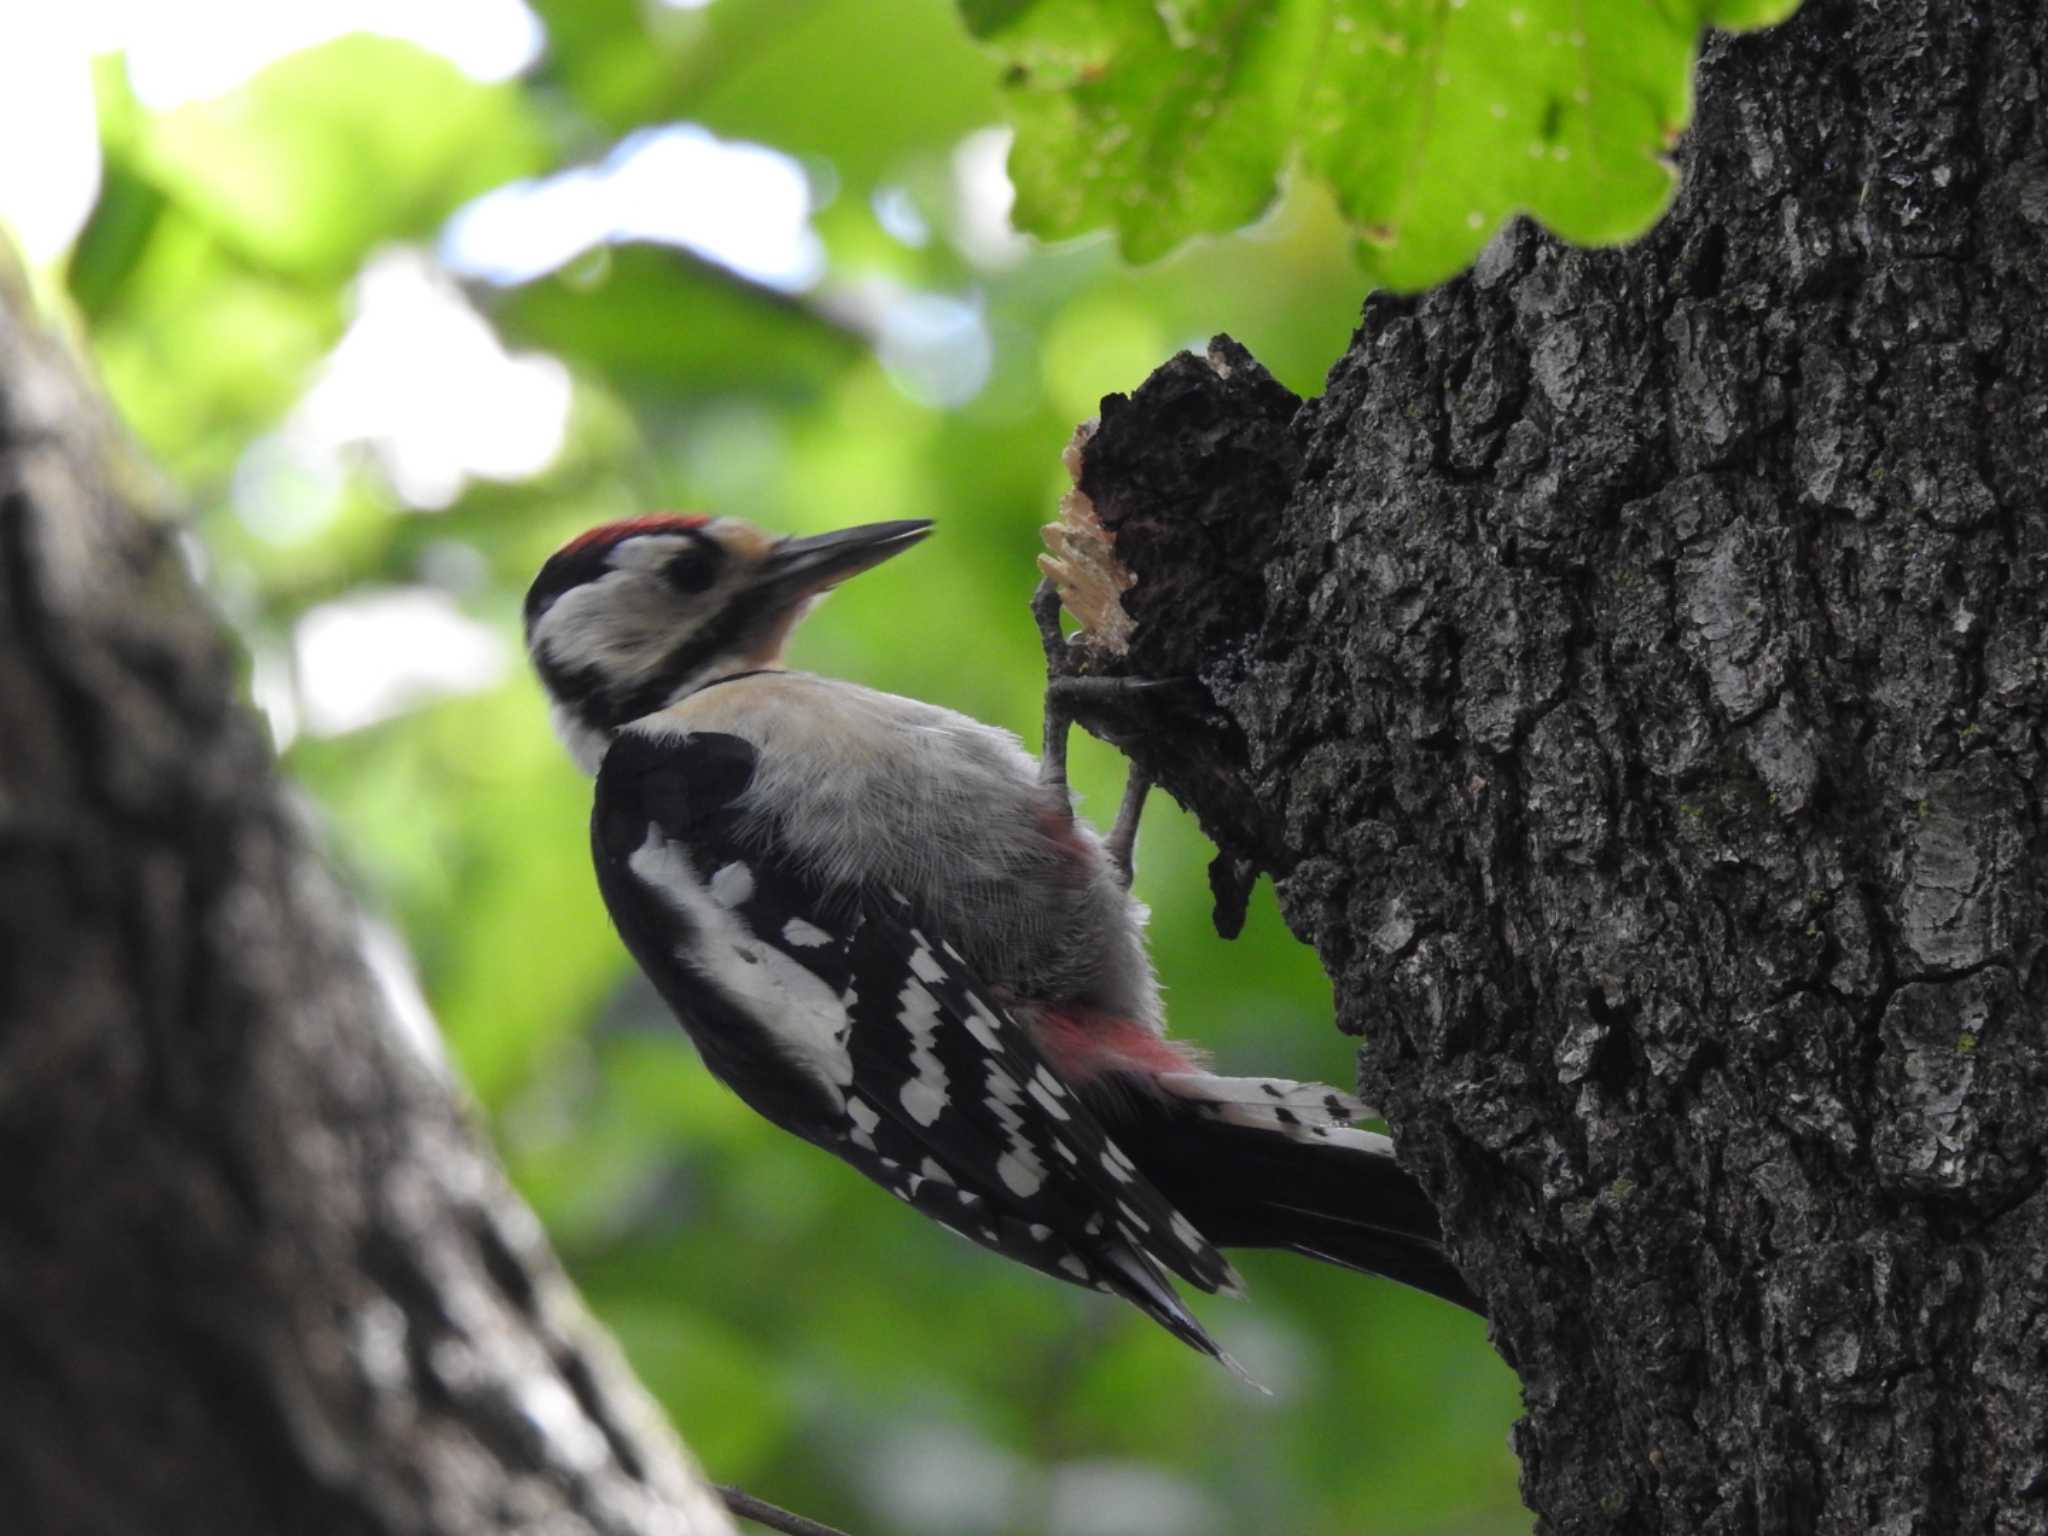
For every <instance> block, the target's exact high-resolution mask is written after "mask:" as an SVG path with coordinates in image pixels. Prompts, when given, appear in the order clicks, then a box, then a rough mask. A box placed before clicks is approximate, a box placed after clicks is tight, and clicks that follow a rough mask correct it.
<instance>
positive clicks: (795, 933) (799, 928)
mask: <svg viewBox="0 0 2048 1536" xmlns="http://www.w3.org/2000/svg"><path fill="white" fill-rule="evenodd" d="M782 942H783V943H785V944H788V945H791V946H792V947H794V948H797V949H816V948H817V947H818V946H819V945H820V944H830V943H831V942H832V935H831V934H829V933H827V932H826V931H825V930H824V929H822V928H820V927H819V926H818V925H817V924H816V923H807V922H805V921H804V920H803V919H802V918H800V917H792V918H791V919H790V920H789V921H788V922H786V923H784V924H783V925H782ZM851 1000H852V996H851V994H848V1001H851Z"/></svg>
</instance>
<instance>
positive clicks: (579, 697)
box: [525, 524, 777, 731]
mask: <svg viewBox="0 0 2048 1536" xmlns="http://www.w3.org/2000/svg"><path fill="white" fill-rule="evenodd" d="M652 537H661V538H668V539H679V540H682V541H683V545H682V547H681V548H680V549H678V550H677V552H676V553H675V554H674V555H672V556H671V557H670V558H669V560H668V561H667V563H666V564H665V565H663V566H662V567H660V568H659V569H658V570H657V569H655V568H652V567H649V568H645V569H643V570H642V571H641V572H640V574H641V575H643V576H644V577H645V578H646V579H647V580H649V581H660V582H665V583H666V584H667V585H668V586H669V587H671V588H672V589H673V590H674V592H675V594H676V599H677V602H678V605H679V607H678V612H679V613H680V612H683V611H686V605H687V604H688V603H689V601H690V599H691V598H692V597H695V596H698V595H700V594H702V593H705V592H708V591H709V590H710V589H711V588H712V587H713V586H715V585H716V584H717V581H718V578H719V576H720V575H721V574H722V573H723V572H724V571H725V569H726V568H727V566H728V564H729V562H730V561H731V559H732V556H731V554H730V553H729V552H728V551H727V550H726V548H725V547H724V546H723V545H722V544H720V543H719V541H718V540H717V539H716V538H715V537H714V536H712V535H711V534H709V533H707V532H705V531H704V530H703V529H701V528H698V527H696V526H694V525H685V524H676V525H664V526H661V527H651V528H643V527H637V526H627V527H622V528H621V529H620V531H619V533H618V536H617V537H615V538H610V539H605V538H593V539H590V540H589V542H582V541H578V542H576V543H573V544H570V545H568V546H567V547H565V548H563V549H560V550H558V551H556V552H555V554H554V555H553V556H551V557H550V558H549V560H548V562H547V563H546V564H545V565H543V566H542V567H541V569H540V573H539V574H538V575H537V576H535V577H534V579H533V584H532V586H530V587H528V588H527V591H526V605H525V625H526V636H527V642H528V647H527V648H528V651H529V653H530V654H531V655H532V656H533V664H534V668H535V670H536V671H538V672H539V673H540V676H541V680H542V682H544V683H545V684H546V685H547V689H548V692H549V693H550V694H551V695H552V696H553V697H554V698H556V699H558V700H560V701H561V702H562V703H563V704H565V705H566V706H567V707H569V708H570V709H571V710H573V711H574V712H575V713H576V715H577V716H578V718H579V719H581V720H582V721H583V723H584V724H586V725H588V726H589V727H591V728H592V729H594V730H599V731H614V730H617V729H618V728H619V727H620V726H622V725H625V724H626V723H627V722H628V721H632V720H638V719H640V718H641V717H642V716H643V715H649V714H652V713H654V711H656V710H658V709H660V708H662V707H663V706H664V705H666V704H668V703H670V702H671V701H672V700H674V699H675V697H676V696H677V694H678V692H679V691H680V690H681V688H682V686H683V684H685V683H686V682H688V681H689V679H690V678H692V677H694V676H696V675H697V674H698V673H700V672H702V671H704V670H705V669H706V668H708V667H710V666H711V665H712V664H713V663H715V662H717V661H719V660H721V659H722V658H724V657H725V656H727V655H729V654H732V653H735V652H737V651H739V650H740V649H742V648H743V647H745V646H747V645H749V644H751V643H753V642H754V641H755V640H757V639H758V638H759V637H760V636H761V635H763V634H765V633H766V632H767V629H768V627H769V625H770V624H771V623H772V622H773V621H774V619H775V617H776V616H777V610H776V609H775V608H774V606H773V605H772V604H771V603H767V602H764V601H762V600H760V599H758V598H756V599H752V600H750V599H749V598H748V597H747V596H746V595H745V594H738V595H735V596H732V597H729V598H728V599H727V600H726V602H725V605H724V606H723V607H722V608H719V609H717V610H716V611H714V613H713V614H712V616H711V617H710V618H709V620H707V621H706V622H703V623H700V624H698V625H697V627H696V628H695V629H693V630H692V631H691V632H690V633H689V634H688V635H686V636H685V637H684V638H683V639H682V640H681V641H679V642H678V643H677V645H676V646H675V648H674V649H673V650H672V651H670V652H669V654H668V655H667V656H665V657H664V658H663V659H662V660H661V662H660V663H659V664H658V665H657V666H656V667H655V668H654V670H653V671H652V672H650V673H649V674H648V676H647V678H646V680H645V681H643V682H641V683H639V684H637V685H634V686H631V687H621V686H619V685H618V684H617V682H616V680H614V679H612V678H610V677H607V676H606V675H605V674H604V673H603V672H602V671H601V670H599V669H598V668H596V667H573V666H569V665H566V664H564V663H563V662H562V661H561V660H560V659H559V658H557V657H555V656H554V655H552V654H550V653H549V652H548V651H547V649H546V648H545V647H538V648H537V647H535V646H534V645H533V644H532V641H533V635H534V631H535V629H536V628H537V626H538V625H539V624H540V621H541V619H542V618H543V617H544V616H545V615H546V614H547V612H548V610H549V609H550V608H552V607H554V605H555V603H556V602H557V601H558V600H559V599H560V598H561V597H563V596H564V595H565V594H566V593H569V592H572V591H574V590H575V589H576V588H578V587H580V586H584V585H586V584H588V583H590V582H594V581H598V580H601V579H602V578H604V577H606V576H608V575H610V574H612V573H613V572H614V571H618V570H621V569H624V568H625V567H622V566H620V565H617V564H615V563H614V556H615V555H616V554H617V552H618V549H619V547H620V546H621V545H622V544H625V543H627V542H629V541H631V540H633V539H636V538H652Z"/></svg>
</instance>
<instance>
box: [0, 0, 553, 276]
mask: <svg viewBox="0 0 2048 1536" xmlns="http://www.w3.org/2000/svg"><path fill="white" fill-rule="evenodd" d="M349 32H376V33H381V34H384V35H385V36H389V37H399V38H404V39H406V40H408V41H410V42H414V43H417V44H419V45H420V46H421V47H423V48H427V49H429V50H431V51H432V52H435V53H438V54H440V55H441V56H442V57H444V58H446V59H448V60H449V61H450V62H452V63H453V64H454V65H455V66H456V67H457V68H458V69H461V70H462V71H463V72H464V73H465V74H468V75H470V76H472V77H473V78H475V79H479V80H502V79H506V78H509V77H510V76H512V75H516V74H518V73H519V72H520V71H522V70H524V69H526V68H528V67H529V66H530V65H531V64H532V63H533V62H534V61H535V60H536V59H537V58H539V57H540V51H541V46H542V44H543V43H544V41H545V34H544V33H543V31H542V29H541V25H540V22H539V20H538V19H537V18H536V17H535V16H534V14H533V12H532V11H531V10H529V9H528V8H527V7H526V4H525V0H433V3H431V4H425V5H422V4H420V3H418V0H290V3H289V4H282V5H280V4H278V3H277V0H181V3H179V4H177V5H166V4H164V3H163V0H73V3H71V4H68V5H61V6H55V5H52V6H30V5H19V6H12V7H6V8H0V144H9V145H14V146H17V147H18V146H22V145H30V144H32V145H34V146H35V152H34V153H33V154H20V153H15V154H5V155H0V223H4V224H5V225H7V227H8V228H9V229H10V230H12V231H13V233H14V235H15V238H16V239H17V240H18V241H19V242H20V244H21V247H22V249H23V251H24V253H25V254H26V255H27V257H28V259H29V261H30V262H31V263H32V264H36V265H40V264H42V263H45V262H48V261H51V260H54V259H55V258H56V257H57V256H58V255H60V254H61V253H62V252H63V251H64V249H65V247H67V246H68V245H70V243H71V241H72V240H73V239H74V238H76V236H77V234H78V231H79V230H80V228H82V227H83V226H84V223H85V219H86V216H87V214H88V213H89V212H90V211H91V209H92V204H93V199H94V198H95V197H97V196H98V195H99V178H100V156H99V133H98V127H97V124H96V121H95V117H94V110H93V99H92V73H91V62H92V59H93V57H94V55H96V54H101V53H113V52H121V51H125V52H126V53H127V55H128V72H129V79H130V83H131V84H132V85H133V86H134V88H135V92H136V94H137V95H138V96H139V97H140V98H141V99H142V101H143V102H144V103H145V104H146V105H148V106H151V107H155V108H158V109H163V108H168V107H174V106H177V105H179V104H180V103H182V102H186V101H194V100H199V99H202V98H206V97H211V96H218V95H221V94H222V93H223V92H226V91H229V90H232V89H233V88H234V87H235V86H237V85H239V84H241V83H242V82H243V81H244V80H246V79H247V78H248V77H249V76H250V75H253V74H254V73H256V71H258V70H259V69H261V68H263V66H264V65H266V64H270V63H274V62H275V61H276V60H278V59H280V58H282V57H283V56H284V55H286V54H288V53H293V52H296V51H297V50H299V49H301V48H308V47H311V46H313V45H315V44H318V43H323V42H327V41H330V40H332V39H334V38H337V37H341V36H343V35H345V34H347V33H349Z"/></svg>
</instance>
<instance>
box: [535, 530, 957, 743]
mask: <svg viewBox="0 0 2048 1536" xmlns="http://www.w3.org/2000/svg"><path fill="white" fill-rule="evenodd" d="M930 529H931V524H930V523H929V522H926V521H924V520H922V519H914V520H909V521H904V522H894V523H868V524H865V525H863V526H862V527H859V528H847V529H843V530H841V531H840V532H838V533H823V534H818V535H816V536H814V537H810V538H784V539H778V538H776V537H774V536H773V535H771V534H766V533H763V532H761V530H759V529H758V528H753V527H750V526H749V525H747V524H746V523H742V522H739V521H738V520H736V519H734V518H724V517H722V518H717V519H715V520H714V519H710V518H703V517H680V516H659V517H638V518H631V519H628V520H627V521H625V522H617V523H605V524H603V525H602V526H600V527H596V528H592V529H591V530H589V531H588V532H587V533H583V534H579V535H578V536H577V537H576V538H573V539H571V540H570V541H569V542H568V543H567V544H564V545H563V546H562V547H561V548H560V549H558V550H556V551H555V553H554V554H553V555H552V556H550V557H549V559H548V562H547V564H546V565H544V566H542V567H541V568H540V574H539V575H538V576H536V577H535V578H534V580H533V585H532V586H531V587H530V588H528V589H527V593H526V648H527V652H528V654H530V655H531V656H532V657H533V664H534V667H535V669H536V670H537V671H538V672H539V673H540V676H541V681H542V682H543V683H545V684H546V685H547V690H548V694H549V697H550V699H551V700H552V701H553V705H554V718H555V728H556V730H557V731H558V732H559V733H560V735H561V737H562V739H563V741H564V742H565V743H567V745H568V747H569V750H570V752H571V753H572V754H573V755H574V756H575V758H576V760H577V761H578V762H579V763H581V764H582V765H583V766H584V767H585V768H586V769H590V770H594V769H595V768H596V765H597V762H598V761H599V759H601V758H602V757H603V756H604V749H605V747H606V745H607V744H609V742H610V741H611V738H612V737H613V735H614V734H616V733H617V731H618V730H619V728H620V727H621V726H623V725H625V724H626V723H627V722H628V721H632V720H637V719H639V718H640V717H641V716H642V715H649V714H652V713H653V712H654V711H656V710H658V709H661V708H663V707H664V706H666V705H669V704H673V703H674V702H675V701H676V700H677V699H680V698H682V697H683V696H684V695H685V694H688V693H692V692H694V691H695V690H697V689H699V688H702V687H704V686H705V685H706V684H707V683H713V682H716V681H718V680H719V679H720V678H722V677H730V676H732V675H733V674H734V673H736V672H749V671H756V670H759V669H761V668H766V667H776V666H780V665H781V661H782V648H783V645H784V643H785V642H786V641H787V640H788V638H789V632H790V630H792V629H793V628H795V626H796V623H797V621H798V620H799V619H801V618H802V617H803V616H804V613H805V612H806V611H807V610H808V609H809V608H810V607H811V605H812V604H813V603H814V602H816V601H817V599H818V598H820V597H822V596H823V595H824V594H825V592H826V591H827V590H828V589H830V588H831V587H834V586H836V585H837V584H838V583H840V582H841V581H844V580H845V579H846V578H847V577H849V576H852V575H855V574H857V573H858V572H861V571H864V570H867V569H868V568H869V567H870V566H874V565H879V564H880V563H881V562H882V561H884V560H886V559H888V558H889V557H890V556H891V555H893V554H896V553H897V552H898V551H900V550H904V549H907V548H909V547H910V546H911V545H912V544H914V543H916V542H917V541H918V540H919V539H921V538H923V537H924V536H925V534H926V533H928V532H929V531H930Z"/></svg>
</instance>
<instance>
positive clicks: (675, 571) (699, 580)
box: [663, 540, 725, 592]
mask: <svg viewBox="0 0 2048 1536" xmlns="http://www.w3.org/2000/svg"><path fill="white" fill-rule="evenodd" d="M724 563H725V553H724V551H723V550H721V549H719V547H718V546H717V545H716V544H713V543H711V542H710V541H709V540H693V541H692V542H691V544H690V547H689V548H688V549H686V550H684V551H683V552H682V553H681V554H679V555H677V556H675V558H673V559H672V560H670V561H669V563H668V564H667V565H666V566H665V567H663V574H664V575H666V576H667V577H668V579H669V584H670V585H671V586H673V587H675V588H676V589H677V590H678V591H682V592H702V591H703V590H704V589H705V588H706V587H708V586H710V585H711V583H712V582H714V581H716V580H717V579H718V568H719V566H721V565H722V564H724Z"/></svg>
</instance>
